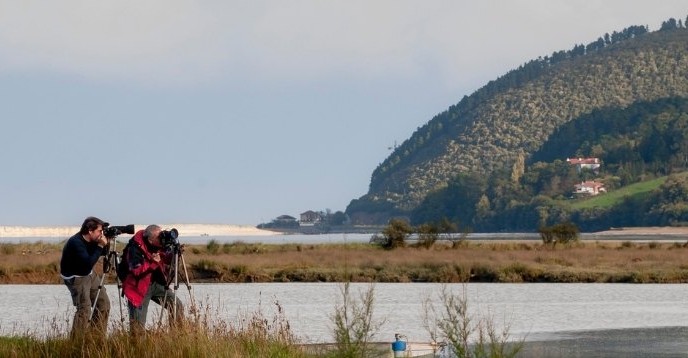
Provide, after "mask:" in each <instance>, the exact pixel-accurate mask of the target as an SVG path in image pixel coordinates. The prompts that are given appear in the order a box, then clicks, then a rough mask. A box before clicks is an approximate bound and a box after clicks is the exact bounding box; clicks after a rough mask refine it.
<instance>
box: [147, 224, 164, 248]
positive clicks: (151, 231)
mask: <svg viewBox="0 0 688 358" xmlns="http://www.w3.org/2000/svg"><path fill="white" fill-rule="evenodd" d="M161 231H162V228H160V226H158V225H148V226H147V227H146V229H145V230H144V231H143V239H144V240H146V241H147V242H148V243H149V244H151V245H153V246H155V247H162V242H161V241H160V232H161Z"/></svg>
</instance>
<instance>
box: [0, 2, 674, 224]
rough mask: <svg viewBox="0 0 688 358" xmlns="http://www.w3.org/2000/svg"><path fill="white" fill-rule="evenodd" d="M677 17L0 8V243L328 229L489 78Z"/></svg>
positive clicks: (557, 11) (155, 6) (586, 11)
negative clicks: (76, 231) (106, 225)
mask: <svg viewBox="0 0 688 358" xmlns="http://www.w3.org/2000/svg"><path fill="white" fill-rule="evenodd" d="M686 15H688V4H686V2H685V0H681V1H674V0H662V1H635V0H605V1H591V0H561V1H557V0H515V1H507V0H504V1H494V0H492V1H491V0H476V1H455V0H448V1H435V0H427V1H425V0H424V1H419V0H418V1H407V0H328V1H321V0H295V1H292V0H274V1H273V0H252V1H179V0H150V1H130V0H117V1H114V0H113V1H97V2H94V1H88V0H82V1H33V0H27V1H13V0H0V168H1V169H0V225H19V226H52V225H80V224H81V222H82V221H83V219H84V218H85V217H86V216H90V215H95V216H98V217H100V218H101V219H104V220H106V221H109V222H110V223H111V224H113V225H127V224H131V223H137V224H152V223H204V224H233V225H257V224H259V223H263V222H269V221H271V220H272V219H274V218H275V217H277V216H279V215H283V214H286V215H291V216H294V217H296V218H298V217H299V214H300V213H302V212H305V211H307V210H314V211H327V210H330V211H332V212H335V211H339V210H341V211H344V210H345V209H346V206H347V205H348V204H349V202H350V201H351V200H352V199H356V198H359V197H360V196H362V195H364V194H366V192H367V191H368V185H369V183H370V177H371V174H372V172H373V170H374V169H375V168H376V167H377V165H378V164H380V163H381V162H382V161H383V160H384V159H385V158H386V157H387V156H388V155H389V154H390V152H391V151H390V148H391V147H393V146H394V145H395V144H401V143H402V142H403V141H404V140H406V139H408V138H409V137H410V136H411V135H412V134H413V132H414V131H415V130H416V129H417V128H419V127H421V126H423V125H424V124H425V123H427V122H428V121H429V120H430V119H432V118H433V117H434V116H435V115H437V114H438V113H441V112H443V111H444V110H446V109H447V108H448V107H449V106H451V105H453V104H456V103H458V102H459V100H461V98H462V97H463V96H465V95H470V94H471V93H473V92H474V91H475V90H477V89H478V88H480V87H482V86H483V85H485V84H486V83H487V82H489V81H491V80H494V79H496V78H497V77H499V76H501V75H503V74H505V73H506V72H508V71H509V70H512V69H515V68H517V67H518V66H519V65H521V64H523V63H525V62H527V61H529V60H532V59H535V58H537V57H539V56H543V57H544V56H547V55H550V54H551V53H552V52H554V51H558V50H569V49H571V48H573V46H574V45H576V44H587V43H590V42H592V41H595V40H596V39H597V38H598V37H600V36H603V35H604V34H605V33H610V34H611V33H612V32H613V31H621V30H622V29H624V28H626V27H628V26H631V25H645V26H648V27H649V29H650V31H655V30H657V29H659V27H660V25H661V23H662V21H665V20H667V19H669V18H671V17H673V18H675V19H677V20H678V19H681V20H682V21H685V19H686Z"/></svg>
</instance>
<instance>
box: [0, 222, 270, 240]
mask: <svg viewBox="0 0 688 358" xmlns="http://www.w3.org/2000/svg"><path fill="white" fill-rule="evenodd" d="M146 226H147V225H145V224H134V227H135V230H142V229H144V228H145V227H146ZM160 226H161V227H162V228H163V229H171V228H176V229H177V230H179V234H180V235H182V236H204V235H210V236H267V235H275V232H273V231H268V230H261V229H257V228H255V227H253V226H249V225H224V224H160ZM78 231H79V226H35V227H32V226H0V238H3V237H65V238H66V237H70V236H72V235H74V234H75V233H77V232H78Z"/></svg>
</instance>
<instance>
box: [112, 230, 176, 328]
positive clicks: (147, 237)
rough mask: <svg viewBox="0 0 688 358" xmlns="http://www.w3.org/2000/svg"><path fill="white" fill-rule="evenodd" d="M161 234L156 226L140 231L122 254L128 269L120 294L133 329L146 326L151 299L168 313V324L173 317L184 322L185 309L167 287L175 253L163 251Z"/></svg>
mask: <svg viewBox="0 0 688 358" xmlns="http://www.w3.org/2000/svg"><path fill="white" fill-rule="evenodd" d="M160 232H162V229H161V228H160V226H158V225H149V226H148V227H146V229H145V230H139V231H138V232H137V233H136V234H134V236H133V237H132V238H131V240H129V243H128V244H127V246H126V247H125V249H124V252H123V254H122V255H123V256H124V258H123V260H126V264H127V267H128V269H129V272H128V273H127V275H126V277H125V278H124V280H123V282H122V291H123V294H124V296H125V297H126V298H127V306H128V308H129V322H130V326H131V329H132V330H137V329H143V328H144V327H145V326H146V316H147V314H148V304H149V303H150V301H151V300H153V302H155V303H157V304H159V305H161V306H163V307H165V308H166V309H167V310H168V312H169V313H170V322H175V320H173V319H172V318H173V317H174V319H176V321H177V322H179V321H180V320H182V319H183V314H184V307H183V306H182V303H181V301H180V300H179V298H177V297H176V296H175V294H174V291H173V290H171V289H170V288H168V286H169V282H168V280H167V274H169V265H170V263H171V261H172V259H173V258H174V255H175V253H174V252H173V251H171V250H165V248H164V247H163V245H162V242H161V240H160ZM175 301H176V305H175ZM175 306H176V312H175V310H174V307H175Z"/></svg>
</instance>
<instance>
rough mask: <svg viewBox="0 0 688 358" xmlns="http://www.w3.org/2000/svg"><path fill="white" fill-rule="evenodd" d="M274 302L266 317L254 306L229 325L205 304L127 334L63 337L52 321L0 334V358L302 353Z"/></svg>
mask: <svg viewBox="0 0 688 358" xmlns="http://www.w3.org/2000/svg"><path fill="white" fill-rule="evenodd" d="M275 304H276V305H277V308H278V309H277V312H278V313H277V314H276V315H275V316H273V317H267V316H266V315H264V314H263V313H262V312H261V311H260V310H259V311H257V312H253V313H249V314H246V315H245V316H244V317H243V318H242V319H240V320H239V321H238V322H236V323H235V324H229V323H226V322H224V321H219V320H216V319H215V318H214V317H217V316H218V315H217V313H216V312H212V310H211V309H209V308H208V307H209V306H205V308H203V307H201V308H200V309H199V310H197V311H196V312H195V313H193V312H192V314H191V315H189V316H188V317H189V318H188V319H187V320H186V321H185V322H183V323H182V324H181V325H178V326H174V327H169V326H155V328H152V329H149V330H147V331H145V332H138V333H137V334H132V333H130V332H129V331H128V330H127V329H126V327H116V328H114V330H112V331H111V332H110V333H109V334H107V335H102V334H97V333H89V334H86V335H84V336H81V337H72V338H69V337H68V333H67V331H68V330H67V329H65V327H63V326H61V324H60V323H59V322H57V320H54V321H53V322H52V323H51V325H52V327H51V328H50V330H49V331H50V332H52V333H51V335H50V336H49V337H41V336H40V335H38V334H31V333H30V332H29V333H24V334H18V335H13V336H9V337H0V356H1V357H27V358H29V357H31V358H33V357H46V358H47V357H95V358H106V357H107V358H109V357H151V358H153V357H166V358H167V357H284V358H291V357H306V356H307V355H306V354H305V353H304V352H303V350H302V349H301V348H300V347H299V346H298V345H297V342H296V339H295V337H294V336H293V335H292V333H291V331H290V328H289V322H288V321H287V320H286V318H285V316H284V313H283V312H282V310H281V307H280V306H279V303H275Z"/></svg>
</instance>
